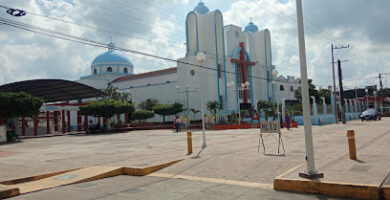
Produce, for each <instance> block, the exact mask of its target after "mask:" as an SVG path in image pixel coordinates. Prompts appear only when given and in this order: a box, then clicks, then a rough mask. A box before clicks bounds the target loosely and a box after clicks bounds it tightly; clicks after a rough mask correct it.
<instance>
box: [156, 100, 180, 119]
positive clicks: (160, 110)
mask: <svg viewBox="0 0 390 200" xmlns="http://www.w3.org/2000/svg"><path fill="white" fill-rule="evenodd" d="M152 110H153V112H154V113H156V114H158V115H161V116H163V122H164V123H165V116H169V115H176V114H178V113H181V112H183V104H181V103H173V104H157V105H155V106H153V107H152Z"/></svg>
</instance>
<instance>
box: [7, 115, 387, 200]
mask: <svg viewBox="0 0 390 200" xmlns="http://www.w3.org/2000/svg"><path fill="white" fill-rule="evenodd" d="M389 124H390V119H388V118H383V120H382V121H372V122H360V121H352V122H349V123H348V124H347V125H342V124H338V125H336V124H333V125H327V126H314V127H313V134H314V144H315V159H316V166H317V169H318V170H320V171H322V172H324V174H325V179H324V180H326V181H334V182H348V183H358V184H378V183H380V182H381V181H383V180H384V178H385V177H386V175H387V173H388V172H389V169H390V166H389V165H390V164H389V163H390V157H389V155H388V152H389V150H390V147H389V146H388V144H389V143H390V126H389ZM349 129H353V130H355V134H356V141H357V152H358V159H359V160H357V161H353V160H349V158H348V146H347V138H346V132H347V130H349ZM303 135H304V134H303V129H302V127H300V128H298V129H292V130H290V131H286V130H284V131H283V141H284V145H285V149H286V156H267V155H263V154H262V150H260V153H258V152H257V147H258V139H259V130H258V129H247V130H227V131H207V143H208V147H207V148H206V149H204V150H201V148H200V147H201V142H202V138H201V132H194V133H193V146H194V150H193V152H194V153H193V154H192V155H186V153H187V152H186V150H187V149H186V134H185V133H179V134H176V133H175V134H173V133H172V132H171V131H169V130H154V131H133V132H128V133H121V134H107V135H96V136H65V137H53V138H40V139H29V140H23V142H22V143H17V144H11V145H2V146H0V152H6V153H3V155H5V156H3V157H1V155H2V154H1V153H0V162H1V163H2V164H1V165H0V180H3V181H4V180H9V179H14V178H18V177H26V176H30V175H35V174H40V173H48V172H52V171H59V170H65V169H70V168H77V167H86V166H95V165H107V164H110V166H126V165H127V166H146V165H151V164H155V163H161V162H165V161H171V160H177V159H180V158H184V159H185V160H184V161H181V162H179V163H177V164H175V165H172V166H170V167H168V168H165V169H163V170H160V171H159V172H158V173H159V174H154V175H153V174H151V175H149V176H146V177H127V176H118V177H114V178H109V179H104V180H99V181H94V182H90V183H84V184H87V185H88V184H95V183H96V184H98V185H99V184H102V185H99V188H100V189H99V191H97V189H96V188H95V187H88V186H85V187H84V189H83V190H86V191H85V193H94V192H93V191H95V192H96V193H99V194H101V195H103V193H104V195H106V196H102V197H99V198H106V197H107V198H108V197H111V199H121V198H123V197H124V196H125V197H124V198H126V197H127V199H128V198H129V196H130V197H134V198H136V197H142V198H141V199H153V198H154V197H155V196H153V195H151V194H155V195H156V197H157V196H159V195H160V197H161V196H163V197H166V198H164V199H182V198H183V197H186V199H187V198H190V197H191V196H194V198H196V197H198V199H199V198H202V199H222V197H226V198H227V199H229V198H230V199H234V198H236V199H245V198H248V199H249V198H250V197H252V198H254V197H256V196H262V197H264V198H265V199H286V198H289V199H305V198H307V199H312V198H317V199H318V198H324V197H317V196H312V195H304V194H291V193H285V192H276V191H274V190H272V189H270V188H272V186H273V181H274V179H275V178H276V177H284V178H296V177H297V174H298V172H301V171H303V170H304V168H305V165H304V162H305V160H304V157H305V150H304V138H303ZM265 144H266V145H267V151H269V152H271V151H274V152H276V149H277V143H276V140H275V138H273V136H267V137H266V138H265ZM133 182H136V183H140V184H141V183H149V182H153V184H152V185H151V186H149V185H147V186H145V187H141V189H142V190H141V191H139V190H134V187H135V186H136V185H133ZM387 182H388V181H387ZM387 182H386V183H384V186H385V185H386V184H387ZM180 183H182V184H183V185H182V187H179V186H177V185H180V186H181V184H180ZM104 184H106V186H107V185H116V186H117V187H118V189H119V188H122V189H123V191H128V192H123V191H117V190H115V191H112V190H113V188H114V187H109V186H107V187H106V189H104V188H105V187H104V186H103V185H104ZM121 184H124V186H123V187H122V186H121ZM134 184H135V183H134ZM141 185H142V184H141ZM255 186H256V187H255ZM74 187H76V188H77V187H78V185H74V186H66V187H59V188H54V189H50V190H47V191H42V192H38V193H31V194H27V195H22V196H20V197H17V199H33V197H37V195H38V196H39V199H45V198H49V197H53V195H54V197H57V196H58V195H57V196H56V194H57V193H58V194H63V195H65V196H66V197H69V195H70V196H71V197H72V199H77V198H79V199H94V198H95V197H96V196H93V198H92V197H90V196H88V195H87V196H84V194H80V196H78V195H76V194H78V193H71V192H70V191H71V190H73V189H74ZM80 187H82V186H80ZM96 187H97V186H96ZM177 187H179V188H177ZM209 187H211V189H210V188H209ZM69 188H72V189H69ZM136 188H139V187H136ZM180 188H181V189H180ZM215 188H217V189H215ZM149 190H155V191H161V193H160V194H159V193H158V192H156V193H153V192H152V193H150V192H147V191H149ZM179 190H180V191H179ZM66 191H69V193H67V192H66ZM199 191H205V192H202V193H201V194H198V193H199ZM123 193H124V194H123ZM85 195H86V194H85ZM91 195H92V194H91ZM96 195H97V194H96ZM107 195H108V196H107ZM110 195H111V196H110ZM132 195H133V196H132ZM138 195H140V196H138ZM142 195H144V196H142ZM183 195H184V196H183ZM96 198H97V197H96ZM191 198H192V197H191ZM63 199H65V198H63ZM160 199H161V198H160Z"/></svg>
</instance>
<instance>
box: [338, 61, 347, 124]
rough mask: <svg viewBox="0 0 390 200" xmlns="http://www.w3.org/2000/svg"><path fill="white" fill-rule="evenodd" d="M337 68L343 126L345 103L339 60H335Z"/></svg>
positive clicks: (344, 121)
mask: <svg viewBox="0 0 390 200" xmlns="http://www.w3.org/2000/svg"><path fill="white" fill-rule="evenodd" d="M337 66H338V71H339V87H340V101H341V119H342V121H343V124H345V123H346V119H345V102H344V94H343V93H344V90H343V73H342V71H341V61H340V59H338V60H337Z"/></svg>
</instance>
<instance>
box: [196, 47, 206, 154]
mask: <svg viewBox="0 0 390 200" xmlns="http://www.w3.org/2000/svg"><path fill="white" fill-rule="evenodd" d="M196 60H197V61H198V62H199V63H200V65H202V63H203V62H204V61H205V60H206V55H205V54H204V53H203V52H198V54H197V55H196ZM202 79H203V76H200V77H199V83H200V84H203V80H202ZM195 88H197V89H198V90H199V93H200V95H199V96H200V107H201V109H200V110H201V113H202V137H203V144H202V149H205V148H206V147H207V144H206V131H205V125H204V105H203V93H202V90H201V89H200V87H199V85H196V86H195Z"/></svg>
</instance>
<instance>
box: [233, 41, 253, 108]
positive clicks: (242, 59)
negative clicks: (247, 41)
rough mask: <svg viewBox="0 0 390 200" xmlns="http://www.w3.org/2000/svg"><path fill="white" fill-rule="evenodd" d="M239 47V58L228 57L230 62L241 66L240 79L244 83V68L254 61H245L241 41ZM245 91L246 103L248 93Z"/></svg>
mask: <svg viewBox="0 0 390 200" xmlns="http://www.w3.org/2000/svg"><path fill="white" fill-rule="evenodd" d="M240 48H241V51H240V59H234V58H232V59H230V62H232V63H236V64H237V65H239V66H241V80H242V82H243V83H245V82H246V76H245V73H246V68H247V67H248V66H250V65H255V64H256V63H254V62H249V61H246V57H245V46H244V43H243V42H240ZM251 87H252V86H251ZM247 92H248V91H247V90H244V103H248V93H247Z"/></svg>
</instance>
